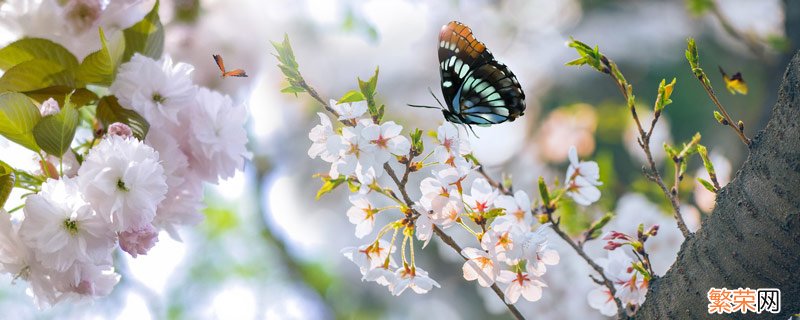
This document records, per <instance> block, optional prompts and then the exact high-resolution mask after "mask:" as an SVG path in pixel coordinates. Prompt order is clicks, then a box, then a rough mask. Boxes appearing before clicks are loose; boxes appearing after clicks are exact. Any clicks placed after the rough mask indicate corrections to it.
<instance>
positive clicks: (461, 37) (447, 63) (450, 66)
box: [439, 21, 494, 113]
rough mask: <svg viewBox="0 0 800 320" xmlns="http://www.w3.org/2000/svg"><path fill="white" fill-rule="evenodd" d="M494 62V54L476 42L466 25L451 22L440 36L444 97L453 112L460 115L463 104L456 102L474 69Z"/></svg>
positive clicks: (440, 69)
mask: <svg viewBox="0 0 800 320" xmlns="http://www.w3.org/2000/svg"><path fill="white" fill-rule="evenodd" d="M493 59H494V58H493V57H492V53H491V52H489V50H486V46H485V45H484V44H483V43H482V42H480V41H478V40H477V39H475V36H473V35H472V30H471V29H470V28H469V27H467V26H466V25H464V24H462V23H460V22H458V21H451V22H450V23H448V24H447V25H445V26H443V27H442V31H441V32H440V33H439V66H440V68H439V72H440V75H441V80H442V81H441V86H442V94H443V95H444V99H445V102H446V103H447V106H448V108H449V109H450V111H451V112H453V113H459V112H460V110H459V109H458V108H459V107H460V104H459V103H457V102H454V101H453V99H454V98H455V97H456V96H457V95H458V92H459V90H460V88H461V84H462V83H463V82H464V80H465V79H466V76H467V75H468V74H469V73H470V72H471V71H473V68H475V67H477V66H480V65H482V64H485V63H487V62H488V61H491V60H493Z"/></svg>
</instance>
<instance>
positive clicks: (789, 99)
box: [636, 54, 800, 320]
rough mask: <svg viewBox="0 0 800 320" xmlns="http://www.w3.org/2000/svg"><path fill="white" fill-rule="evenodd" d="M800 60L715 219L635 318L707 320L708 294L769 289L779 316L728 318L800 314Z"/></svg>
mask: <svg viewBox="0 0 800 320" xmlns="http://www.w3.org/2000/svg"><path fill="white" fill-rule="evenodd" d="M798 123H800V54H796V55H795V57H794V59H792V62H791V63H790V64H789V66H788V68H787V70H786V73H785V74H784V77H783V84H782V85H781V88H780V91H779V92H778V99H777V102H776V103H775V105H774V107H773V108H772V116H771V118H770V120H769V123H768V124H767V126H766V128H765V129H764V130H762V131H760V132H759V133H758V134H756V135H755V136H754V138H753V143H752V145H751V146H750V147H749V148H748V155H747V160H745V162H744V164H743V165H742V167H741V168H740V169H739V170H738V171H737V173H736V175H735V177H734V178H733V179H732V180H731V182H730V183H728V184H727V185H726V186H725V187H723V188H722V189H720V190H719V191H718V192H717V198H716V199H717V202H716V206H715V207H714V212H713V213H712V214H710V215H708V218H706V219H704V220H703V225H702V227H701V228H700V230H699V231H698V232H697V233H696V234H695V235H694V236H693V237H691V238H689V239H687V240H686V241H685V242H684V243H683V244H682V245H681V250H680V251H679V252H678V255H677V258H676V260H675V262H674V263H673V265H672V267H671V268H670V269H669V271H667V273H666V274H665V275H664V276H663V277H660V278H659V279H657V280H656V281H653V282H652V283H651V285H650V289H649V290H648V292H647V298H646V302H645V303H644V304H642V307H641V309H640V310H639V312H638V313H637V314H636V316H637V318H639V319H706V318H709V317H710V315H709V314H708V303H709V301H708V299H706V295H707V292H708V290H709V289H710V288H712V287H714V288H718V289H719V288H723V287H727V288H728V289H732V288H739V287H742V288H751V289H757V288H775V289H779V290H780V291H781V299H782V301H781V310H780V313H776V314H773V313H769V312H761V313H760V314H750V313H748V314H747V315H741V314H739V315H737V314H731V315H730V317H731V318H737V319H739V318H741V319H744V318H747V319H776V320H779V319H786V318H789V317H790V316H791V315H792V314H796V313H798V312H800V299H798V298H797V297H800V273H798V272H797V270H800V255H798V254H797V252H800V217H799V216H798V212H800V189H799V188H797V186H798V185H800V157H798V154H800V126H798Z"/></svg>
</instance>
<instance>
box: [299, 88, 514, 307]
mask: <svg viewBox="0 0 800 320" xmlns="http://www.w3.org/2000/svg"><path fill="white" fill-rule="evenodd" d="M298 85H299V86H300V87H302V88H303V89H305V90H306V92H308V94H309V95H310V96H311V97H312V98H314V100H316V101H317V102H319V103H320V104H322V106H323V107H324V108H325V110H327V111H328V112H330V113H331V114H333V115H334V116H336V117H337V118H338V117H339V114H338V113H337V112H336V110H333V108H331V107H330V106H329V105H328V104H327V103H326V102H325V100H324V99H322V97H320V95H319V94H318V93H317V91H316V90H314V88H312V87H311V86H310V85H308V83H306V82H305V80H304V79H302V80H301V81H300V83H298ZM340 122H341V123H342V124H344V125H347V126H355V121H344V120H340ZM412 151H413V150H412ZM413 158H414V155H413V152H409V157H408V161H407V162H406V163H405V171H404V172H403V177H402V179H401V178H398V177H397V174H396V173H395V171H394V169H392V167H391V166H390V165H389V163H388V162H387V163H384V164H383V168H384V170H386V172H387V173H388V174H389V177H390V178H391V179H392V181H394V183H395V185H396V186H397V189H398V190H399V191H400V195H401V196H402V197H403V202H405V204H406V206H408V207H409V208H410V209H411V210H412V211H413V212H414V214H415V215H416V216H419V215H420V213H419V212H417V211H416V210H415V209H414V208H413V205H414V201H412V200H411V197H410V196H409V195H408V191H407V190H406V184H407V183H408V177H409V174H410V173H411V164H412V160H413ZM479 170H480V169H479ZM480 171H482V170H480ZM433 231H434V232H435V233H436V236H438V237H439V238H440V239H442V241H444V243H445V244H447V245H448V246H450V247H451V248H453V250H456V252H457V253H458V255H460V256H461V257H462V258H464V259H465V260H466V259H467V258H466V257H464V256H463V255H462V254H461V247H460V246H459V245H458V244H457V243H456V242H455V240H453V238H451V237H450V236H448V235H447V234H446V233H444V231H442V230H441V229H439V227H437V226H436V225H434V226H433ZM491 288H492V291H494V293H495V294H497V296H498V297H499V298H500V300H501V301H503V303H504V304H505V305H506V307H507V308H508V311H509V312H510V313H511V315H513V316H514V318H515V319H517V320H524V319H525V317H523V316H522V313H520V312H519V310H518V309H517V307H515V306H514V305H512V304H508V303H506V300H505V295H504V294H503V291H502V290H500V287H499V286H497V284H496V283H495V284H492V287H491Z"/></svg>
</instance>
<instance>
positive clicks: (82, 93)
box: [25, 86, 100, 108]
mask: <svg viewBox="0 0 800 320" xmlns="http://www.w3.org/2000/svg"><path fill="white" fill-rule="evenodd" d="M25 95H27V96H28V97H29V98H31V99H33V100H36V102H38V103H42V102H44V101H45V100H47V99H50V98H53V99H55V100H56V102H58V105H59V106H63V105H64V102H65V101H66V97H67V96H70V99H69V101H70V102H72V104H74V105H75V107H76V108H80V107H83V106H85V105H87V104H92V103H94V102H96V101H97V100H98V99H100V97H98V96H97V94H95V93H94V92H92V91H91V90H88V89H86V88H78V89H72V88H70V87H65V86H55V87H49V88H44V89H39V90H34V91H28V92H25Z"/></svg>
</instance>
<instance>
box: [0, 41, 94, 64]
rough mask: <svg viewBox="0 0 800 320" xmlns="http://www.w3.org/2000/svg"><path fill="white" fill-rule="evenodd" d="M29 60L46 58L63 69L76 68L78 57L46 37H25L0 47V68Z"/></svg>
mask: <svg viewBox="0 0 800 320" xmlns="http://www.w3.org/2000/svg"><path fill="white" fill-rule="evenodd" d="M30 60H47V61H51V62H54V63H56V64H58V65H61V66H62V67H63V68H64V69H68V70H77V69H78V59H77V58H75V56H74V55H72V53H70V52H69V50H67V49H66V48H64V47H63V46H61V45H60V44H57V43H55V42H53V41H50V40H47V39H41V38H25V39H21V40H17V41H15V42H12V43H11V44H9V45H7V46H5V47H3V48H2V49H0V69H2V70H8V69H9V68H11V67H13V66H16V65H18V64H20V63H23V62H25V61H30Z"/></svg>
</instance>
